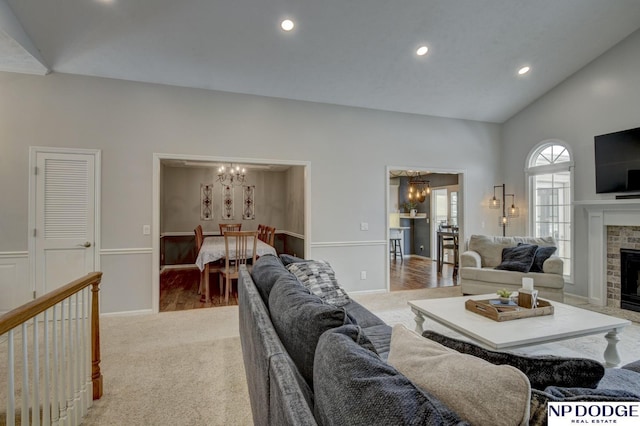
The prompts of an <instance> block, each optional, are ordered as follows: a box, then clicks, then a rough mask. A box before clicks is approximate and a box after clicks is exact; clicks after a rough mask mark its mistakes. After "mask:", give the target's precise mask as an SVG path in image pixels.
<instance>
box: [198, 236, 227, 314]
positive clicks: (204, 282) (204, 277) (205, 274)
mask: <svg viewBox="0 0 640 426" xmlns="http://www.w3.org/2000/svg"><path fill="white" fill-rule="evenodd" d="M193 232H194V233H195V234H196V256H198V253H200V248H202V244H203V243H204V232H202V225H198V226H196V228H195V229H194V230H193ZM211 272H215V273H217V272H220V268H219V267H218V266H215V265H211V263H207V264H205V265H204V270H203V271H202V272H200V285H199V287H198V294H200V295H202V296H201V297H200V302H207V301H208V299H209V291H208V290H209V285H208V284H209V274H210V273H211ZM220 295H222V283H220Z"/></svg>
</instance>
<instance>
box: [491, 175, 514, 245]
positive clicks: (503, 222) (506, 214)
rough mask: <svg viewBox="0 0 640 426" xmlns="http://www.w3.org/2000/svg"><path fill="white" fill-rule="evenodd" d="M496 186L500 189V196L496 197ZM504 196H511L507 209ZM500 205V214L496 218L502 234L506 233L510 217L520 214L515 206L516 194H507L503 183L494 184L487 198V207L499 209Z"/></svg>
mask: <svg viewBox="0 0 640 426" xmlns="http://www.w3.org/2000/svg"><path fill="white" fill-rule="evenodd" d="M496 188H500V189H502V198H497V197H496ZM506 197H512V200H511V207H509V209H508V210H507V203H506V201H505V198H506ZM500 207H502V215H501V216H500V218H499V219H498V226H500V227H501V228H502V236H503V237H504V236H506V235H507V226H509V225H510V222H511V218H512V217H518V216H520V209H519V208H518V207H516V196H515V194H507V193H506V191H505V184H504V183H503V184H501V185H494V186H493V197H492V198H491V199H489V208H490V209H499V208H500Z"/></svg>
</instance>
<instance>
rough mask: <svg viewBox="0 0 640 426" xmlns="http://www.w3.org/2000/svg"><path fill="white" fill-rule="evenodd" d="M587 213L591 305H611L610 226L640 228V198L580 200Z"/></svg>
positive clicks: (576, 205) (576, 203) (578, 204)
mask: <svg viewBox="0 0 640 426" xmlns="http://www.w3.org/2000/svg"><path fill="white" fill-rule="evenodd" d="M573 205H574V206H575V207H582V208H584V209H585V211H586V213H587V231H588V259H589V262H588V265H589V266H588V276H589V284H588V285H589V287H588V296H589V303H591V304H594V305H598V306H606V305H607V226H640V199H631V200H592V201H576V202H574V203H573Z"/></svg>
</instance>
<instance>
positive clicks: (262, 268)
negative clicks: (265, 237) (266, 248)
mask: <svg viewBox="0 0 640 426" xmlns="http://www.w3.org/2000/svg"><path fill="white" fill-rule="evenodd" d="M283 275H291V272H289V271H287V270H286V269H285V267H284V266H283V265H282V262H281V261H280V259H278V258H277V257H276V256H274V255H272V254H266V255H264V256H260V258H259V259H258V260H256V263H255V264H254V265H253V267H252V268H251V278H252V279H253V282H254V284H255V285H256V288H257V289H258V292H259V293H260V296H261V297H262V300H263V301H264V303H265V304H267V303H268V302H269V293H270V292H271V288H272V287H273V286H274V284H275V283H276V281H277V280H278V278H280V277H281V276H283Z"/></svg>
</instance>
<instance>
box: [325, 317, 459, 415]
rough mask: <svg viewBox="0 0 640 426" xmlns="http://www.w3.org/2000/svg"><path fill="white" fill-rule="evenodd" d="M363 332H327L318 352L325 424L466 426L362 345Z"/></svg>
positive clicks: (355, 328) (349, 327) (349, 329)
mask: <svg viewBox="0 0 640 426" xmlns="http://www.w3.org/2000/svg"><path fill="white" fill-rule="evenodd" d="M361 338H362V330H360V329H359V327H358V326H354V325H346V326H344V327H340V328H336V329H333V330H331V331H328V332H326V333H325V334H323V335H322V337H320V341H319V342H318V347H317V349H316V356H315V364H314V373H315V377H316V380H315V381H314V385H313V390H314V395H315V416H316V419H317V420H318V423H320V424H323V425H350V426H369V425H401V424H406V425H409V424H410V425H465V424H467V423H465V422H462V421H461V420H460V418H459V417H458V415H457V414H456V413H454V412H453V411H451V410H450V409H449V408H448V407H447V406H445V405H444V404H443V403H442V402H440V401H439V400H438V399H437V398H435V397H434V396H433V395H432V394H430V393H428V392H424V391H422V390H420V389H419V388H417V387H416V386H415V385H414V384H413V383H412V382H411V381H410V380H409V379H407V378H406V377H405V376H403V375H402V374H400V373H399V372H398V371H397V370H396V369H395V368H393V367H392V366H390V365H389V364H387V363H386V362H384V361H382V360H381V359H380V357H379V356H378V355H377V354H375V353H374V352H372V351H370V350H369V349H367V348H366V347H363V346H362V345H361Z"/></svg>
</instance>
